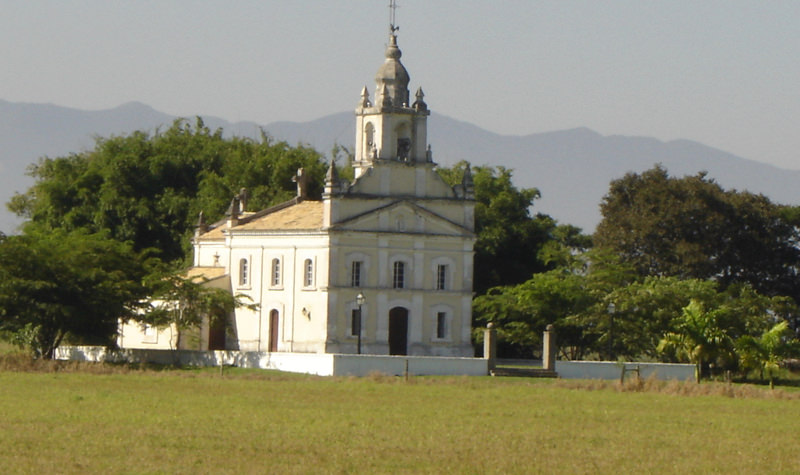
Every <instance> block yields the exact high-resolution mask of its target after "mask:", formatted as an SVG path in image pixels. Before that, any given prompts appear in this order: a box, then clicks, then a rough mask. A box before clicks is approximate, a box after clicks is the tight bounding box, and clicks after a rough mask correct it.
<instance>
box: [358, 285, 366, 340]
mask: <svg viewBox="0 0 800 475" xmlns="http://www.w3.org/2000/svg"><path fill="white" fill-rule="evenodd" d="M366 301H367V298H366V297H364V294H363V293H362V292H359V293H358V295H356V303H357V304H358V354H359V355H360V354H361V306H362V305H364V303H365V302H366Z"/></svg>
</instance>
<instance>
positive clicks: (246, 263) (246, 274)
mask: <svg viewBox="0 0 800 475" xmlns="http://www.w3.org/2000/svg"><path fill="white" fill-rule="evenodd" d="M250 274H251V269H250V258H249V257H242V258H241V259H239V288H249V287H250V277H251V276H250Z"/></svg>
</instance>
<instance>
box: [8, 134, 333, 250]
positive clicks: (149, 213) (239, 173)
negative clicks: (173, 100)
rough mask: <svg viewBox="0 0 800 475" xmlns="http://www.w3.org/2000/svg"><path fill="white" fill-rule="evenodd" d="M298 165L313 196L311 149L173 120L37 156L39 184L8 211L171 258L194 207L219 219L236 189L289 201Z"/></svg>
mask: <svg viewBox="0 0 800 475" xmlns="http://www.w3.org/2000/svg"><path fill="white" fill-rule="evenodd" d="M301 167H302V168H304V169H305V172H306V173H307V174H309V175H310V176H311V177H312V180H311V183H312V189H311V193H312V195H313V194H316V195H318V194H319V193H320V191H321V184H322V177H323V176H324V172H325V164H324V163H323V161H322V160H321V157H320V155H319V154H318V153H317V152H315V151H314V150H312V149H310V148H306V147H290V146H289V145H287V144H286V143H285V142H274V141H273V140H271V139H270V138H269V137H268V136H266V135H265V134H264V135H262V138H261V140H260V141H254V140H251V139H247V138H238V137H234V138H224V137H223V136H222V131H221V130H216V131H211V130H209V129H208V128H207V127H205V126H204V124H203V122H202V120H200V119H198V120H197V122H196V124H195V125H190V124H189V123H188V122H186V121H183V120H178V121H176V122H175V123H174V124H173V125H172V127H170V128H169V129H167V130H166V131H164V132H156V133H154V134H152V135H151V134H147V133H145V132H134V133H132V134H130V135H127V136H120V137H110V138H105V139H98V140H97V143H96V145H95V147H94V149H93V150H91V151H88V152H84V153H79V154H72V155H69V156H65V157H58V158H45V159H42V160H41V161H40V162H39V163H38V164H37V165H35V166H33V167H32V168H31V169H30V172H29V174H30V175H31V176H33V177H34V178H35V180H36V181H35V184H34V185H33V186H32V187H31V188H30V189H29V190H28V191H27V192H26V193H24V194H18V195H16V196H14V197H13V198H12V200H11V202H10V203H9V208H10V209H11V210H12V211H14V212H15V213H17V214H18V215H20V216H23V217H25V218H27V219H28V220H29V221H31V222H33V223H35V224H37V225H38V226H44V227H48V228H50V229H65V230H77V229H85V230H88V231H90V232H100V231H107V232H108V236H109V237H110V238H112V239H115V240H117V241H122V242H125V241H129V242H131V243H132V244H133V246H134V249H135V250H137V251H138V250H142V249H146V248H153V249H155V250H156V253H157V255H158V256H159V257H160V258H162V259H163V260H166V261H173V260H177V259H181V258H183V257H184V255H185V253H186V251H187V250H188V245H189V239H188V237H189V235H190V234H191V229H192V227H193V226H194V224H195V223H196V221H197V216H198V213H199V212H200V211H203V212H204V213H205V216H206V217H207V219H209V220H211V221H213V220H216V219H219V218H220V217H222V215H223V214H224V212H225V210H226V209H227V207H228V205H229V203H230V200H231V198H232V197H233V196H234V195H235V194H237V193H238V192H239V190H240V189H241V188H247V189H248V195H249V201H248V203H249V204H248V208H250V209H254V208H263V207H267V206H269V205H272V204H275V203H278V202H281V201H285V200H287V199H290V198H291V197H292V196H294V193H295V192H294V185H293V184H292V180H291V179H292V177H293V176H294V175H295V173H296V172H297V169H298V168H301Z"/></svg>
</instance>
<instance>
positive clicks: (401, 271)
mask: <svg viewBox="0 0 800 475" xmlns="http://www.w3.org/2000/svg"><path fill="white" fill-rule="evenodd" d="M405 273H406V264H405V263H404V262H401V261H395V263H394V269H393V272H392V287H393V288H395V289H402V288H405V284H406V276H405Z"/></svg>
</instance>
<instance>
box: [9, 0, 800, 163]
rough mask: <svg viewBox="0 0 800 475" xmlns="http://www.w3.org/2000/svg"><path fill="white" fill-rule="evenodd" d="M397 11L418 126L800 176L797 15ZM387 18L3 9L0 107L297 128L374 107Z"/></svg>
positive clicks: (464, 4) (300, 2) (756, 5)
mask: <svg viewBox="0 0 800 475" xmlns="http://www.w3.org/2000/svg"><path fill="white" fill-rule="evenodd" d="M398 3H399V5H400V7H399V8H398V10H397V23H398V24H399V25H400V32H399V38H398V40H399V44H400V47H401V49H402V51H403V62H404V64H405V65H406V67H407V68H408V70H409V72H410V74H411V83H412V85H411V86H412V92H413V90H415V89H416V87H417V86H422V87H423V89H424V90H425V93H426V102H427V103H428V105H429V106H430V107H431V109H432V110H433V112H434V118H433V119H432V120H435V114H436V113H442V114H446V115H449V116H451V117H454V118H456V119H460V120H464V121H468V122H471V123H474V124H476V125H479V126H481V127H484V128H486V129H489V130H492V131H495V132H499V133H504V134H529V133H537V132H545V131H550V130H559V129H566V128H572V127H579V126H586V127H589V128H591V129H594V130H596V131H598V132H600V133H602V134H605V135H612V134H619V135H643V136H651V137H656V138H659V139H662V140H671V139H677V138H686V139H692V140H697V141H700V142H703V143H705V144H707V145H710V146H714V147H718V148H721V149H723V150H727V151H730V152H732V153H736V154H738V155H741V156H744V157H746V158H750V159H753V160H758V161H763V162H768V163H772V164H775V165H778V166H781V167H784V168H792V169H800V154H798V150H800V130H798V129H800V119H799V118H800V112H798V111H800V90H799V89H798V86H800V66H799V65H798V64H799V60H800V1H796V0H786V1H780V0H760V1H756V0H663V1H662V0H650V1H643V0H603V1H600V0H597V1H588V0H558V1H556V0H553V1H537V0H499V1H488V0H486V1H478V0H398ZM387 4H388V0H335V1H334V0H328V1H321V0H291V1H290V0H271V1H268V0H261V1H255V0H236V1H218V0H194V1H189V0H183V1H178V0H155V1H150V0H135V1H133V0H124V1H118V0H73V1H70V0H0V9H1V10H0V13H1V14H0V43H2V45H3V46H2V48H0V64H1V65H2V67H1V68H0V99H5V100H8V101H14V102H34V103H54V104H58V105H63V106H69V107H76V108H81V109H105V108H111V107H115V106H117V105H119V104H122V103H125V102H128V101H140V102H144V103H146V104H149V105H151V106H153V107H155V108H156V109H158V110H161V111H163V112H167V113H170V114H176V115H184V116H194V115H198V114H200V115H214V116H219V117H222V118H224V119H227V120H230V121H239V120H252V121H256V122H259V123H262V124H264V123H268V122H271V121H276V120H292V121H305V120H311V119H315V118H318V117H321V116H324V115H327V114H331V113H336V112H341V111H344V110H351V109H353V108H354V107H355V104H356V102H357V100H358V98H359V92H360V90H361V87H362V86H363V85H365V84H366V85H367V86H368V88H369V90H370V92H373V89H374V80H373V78H374V74H375V71H376V70H377V68H378V66H379V65H380V64H381V62H382V60H383V50H384V45H385V43H386V36H387V24H388V17H389V11H388V8H387V7H386V6H387Z"/></svg>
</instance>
